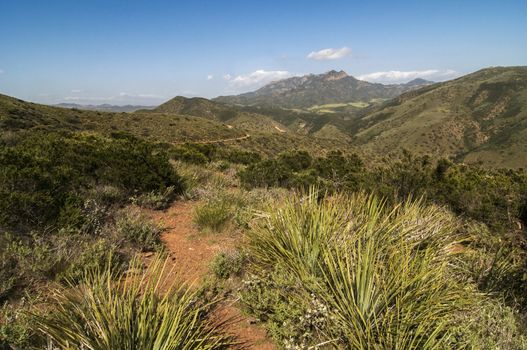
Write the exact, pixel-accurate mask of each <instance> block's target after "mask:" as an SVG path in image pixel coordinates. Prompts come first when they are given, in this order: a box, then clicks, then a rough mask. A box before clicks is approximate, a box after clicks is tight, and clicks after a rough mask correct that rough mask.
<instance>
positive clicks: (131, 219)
mask: <svg viewBox="0 0 527 350" xmlns="http://www.w3.org/2000/svg"><path fill="white" fill-rule="evenodd" d="M115 228H116V230H117V233H118V234H119V236H121V237H124V238H125V239H126V240H127V241H128V242H131V243H132V244H134V245H135V246H136V247H137V248H139V249H140V250H141V251H152V250H157V249H161V248H162V245H161V233H162V232H163V230H162V229H161V228H160V227H158V226H157V225H155V224H154V223H153V222H151V221H150V220H149V219H147V218H146V217H145V216H144V215H142V214H141V213H140V212H139V211H137V210H123V211H121V212H120V213H119V214H118V216H117V219H116V222H115Z"/></svg>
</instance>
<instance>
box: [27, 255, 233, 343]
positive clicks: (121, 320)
mask: <svg viewBox="0 0 527 350" xmlns="http://www.w3.org/2000/svg"><path fill="white" fill-rule="evenodd" d="M167 264H168V260H165V261H163V260H162V259H159V258H157V259H154V260H153V261H152V262H151V263H150V265H149V268H148V269H147V271H144V272H143V273H140V274H139V275H127V276H126V275H125V276H121V277H119V276H117V275H116V274H115V273H114V271H113V270H112V269H111V268H110V267H107V268H105V269H104V268H103V269H99V268H95V269H90V270H88V271H87V272H86V274H85V275H84V278H83V283H82V284H80V285H78V286H76V285H71V286H70V288H69V289H60V290H57V291H56V292H55V294H54V297H53V300H52V305H51V310H52V311H51V312H50V313H49V314H48V315H41V316H38V315H34V318H35V324H36V327H35V328H36V329H37V330H38V331H39V332H41V333H42V334H43V335H44V336H46V337H49V338H50V339H51V341H52V343H53V345H54V346H58V347H60V348H63V349H72V348H75V349H83V348H86V349H96V350H103V349H104V350H106V349H223V348H228V347H229V346H231V345H233V340H232V338H231V337H230V336H228V335H226V334H225V333H224V332H223V330H222V328H221V324H220V325H218V323H217V322H216V323H214V322H213V321H211V320H209V319H208V318H207V316H208V305H207V304H206V303H200V302H199V301H198V297H197V293H198V292H197V291H192V290H190V289H189V288H188V287H187V286H185V285H184V284H182V283H180V282H178V281H177V280H174V281H173V282H169V281H168V280H167V276H168V277H173V276H171V275H170V274H167V272H168V271H167V268H166V267H167ZM108 266H111V263H109V264H108ZM137 270H139V271H140V270H141V265H140V264H139V261H138V260H135V261H133V262H132V264H131V271H137Z"/></svg>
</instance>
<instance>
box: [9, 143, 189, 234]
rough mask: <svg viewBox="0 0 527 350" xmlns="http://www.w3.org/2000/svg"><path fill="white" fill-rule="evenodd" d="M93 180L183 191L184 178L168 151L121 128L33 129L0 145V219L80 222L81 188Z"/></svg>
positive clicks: (136, 189) (33, 223)
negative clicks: (94, 131) (107, 133)
mask: <svg viewBox="0 0 527 350" xmlns="http://www.w3.org/2000/svg"><path fill="white" fill-rule="evenodd" d="M97 186H99V187H100V186H112V187H115V188H117V189H119V196H121V198H119V199H120V200H125V199H127V197H128V196H129V195H131V194H134V193H138V194H141V193H148V192H151V191H164V190H165V189H166V188H168V187H170V186H172V187H173V188H174V192H175V193H181V192H182V190H183V182H182V180H181V178H180V177H179V176H178V175H177V173H176V172H175V171H174V169H173V167H172V166H171V165H170V163H169V162H168V158H167V156H166V155H165V154H164V153H163V152H162V151H160V150H158V149H156V147H155V146H154V145H152V144H150V143H148V142H146V141H142V140H139V139H137V138H135V137H132V136H129V135H123V134H115V135H113V137H112V138H104V137H100V136H95V135H71V136H64V135H48V134H42V135H34V136H31V137H28V138H26V139H25V140H23V141H22V142H20V143H18V144H16V145H15V146H11V147H7V146H0V224H1V225H5V226H9V227H16V226H25V227H30V228H31V227H41V226H44V225H49V224H53V223H55V222H56V221H57V220H58V219H59V218H61V217H62V218H64V219H67V220H68V221H70V222H69V223H72V224H77V225H81V224H83V220H82V210H83V205H84V203H85V202H84V197H85V195H84V194H83V193H84V192H86V191H87V190H90V189H92V188H95V187H97Z"/></svg>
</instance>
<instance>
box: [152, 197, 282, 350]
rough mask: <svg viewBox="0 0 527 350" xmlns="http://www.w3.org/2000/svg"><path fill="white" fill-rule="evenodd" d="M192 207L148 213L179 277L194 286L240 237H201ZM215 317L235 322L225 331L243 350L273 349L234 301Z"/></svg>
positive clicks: (175, 206)
mask: <svg viewBox="0 0 527 350" xmlns="http://www.w3.org/2000/svg"><path fill="white" fill-rule="evenodd" d="M195 205H196V202H192V201H178V202H175V203H174V204H173V205H172V206H171V207H170V208H169V209H167V210H166V211H163V212H151V216H152V217H153V219H154V220H155V221H156V222H159V223H160V224H161V225H163V226H164V227H165V228H166V230H165V232H164V233H163V236H162V240H163V242H164V243H165V245H166V247H167V249H168V250H169V252H170V255H171V256H172V258H173V259H174V262H175V264H176V269H177V270H179V271H180V276H182V277H183V278H184V279H185V280H186V281H187V282H189V283H191V284H193V285H197V284H199V283H200V282H202V281H203V279H204V277H205V276H206V275H207V274H208V272H209V266H210V263H211V261H212V259H213V258H214V256H215V255H216V254H217V253H218V252H220V251H222V250H229V249H233V248H234V247H235V246H236V242H237V241H239V237H236V236H234V235H232V233H231V234H229V233H227V232H224V233H214V234H203V233H200V232H199V231H198V230H197V229H196V227H195V226H194V225H193V223H192V211H193V209H194V207H195ZM215 316H216V317H218V318H219V320H234V321H235V322H231V323H230V324H229V325H228V329H227V331H228V332H229V333H230V334H232V335H234V336H236V337H237V340H238V341H239V342H240V343H242V344H244V345H243V347H244V348H245V349H255V350H274V349H276V346H275V345H273V343H272V342H271V341H270V340H269V339H268V337H267V333H266V331H265V330H264V329H263V328H261V327H258V326H257V325H255V324H253V321H254V320H251V319H250V318H248V317H246V316H244V315H243V314H242V313H241V312H240V310H239V309H238V308H237V307H236V300H232V299H227V300H225V301H224V302H223V303H222V304H221V305H220V306H219V307H218V310H217V312H216V315H215Z"/></svg>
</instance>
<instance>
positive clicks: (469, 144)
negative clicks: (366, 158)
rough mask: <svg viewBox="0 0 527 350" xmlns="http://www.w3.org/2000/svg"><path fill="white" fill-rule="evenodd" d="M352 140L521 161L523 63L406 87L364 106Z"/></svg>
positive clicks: (495, 161) (526, 159) (494, 161)
mask: <svg viewBox="0 0 527 350" xmlns="http://www.w3.org/2000/svg"><path fill="white" fill-rule="evenodd" d="M353 129H354V140H355V143H356V144H357V145H360V146H361V147H364V148H366V149H369V150H372V151H374V152H376V153H386V152H389V151H392V150H394V149H397V148H407V149H409V150H411V151H414V152H417V153H421V154H432V155H436V156H450V157H455V158H457V159H458V160H460V161H465V162H480V161H481V162H483V163H484V164H485V165H487V166H492V167H512V168H515V167H527V67H507V68H503V67H497V68H488V69H483V70H480V71H478V72H475V73H472V74H469V75H466V76H463V77H461V78H458V79H455V80H452V81H448V82H444V83H440V84H435V85H431V86H428V87H424V88H421V89H419V90H416V91H412V92H408V93H405V94H403V95H401V96H400V97H398V98H396V99H393V100H391V101H389V102H387V103H385V104H384V105H383V106H381V107H379V108H375V109H373V110H370V111H367V112H365V113H364V114H363V116H362V117H360V118H359V119H357V122H356V124H355V125H354V126H353Z"/></svg>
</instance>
